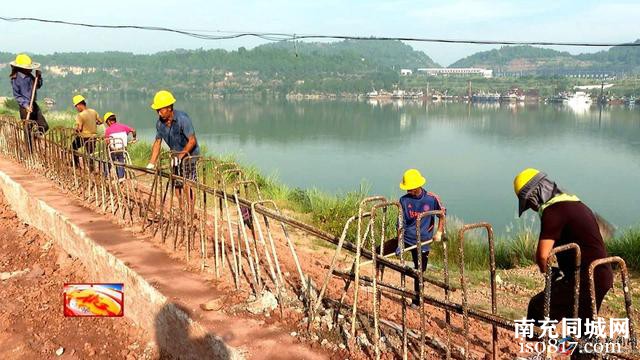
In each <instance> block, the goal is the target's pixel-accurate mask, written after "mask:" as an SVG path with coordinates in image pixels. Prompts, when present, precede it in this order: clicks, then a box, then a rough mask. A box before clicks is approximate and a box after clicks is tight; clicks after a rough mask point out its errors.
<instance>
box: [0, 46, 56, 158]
mask: <svg viewBox="0 0 640 360" xmlns="http://www.w3.org/2000/svg"><path fill="white" fill-rule="evenodd" d="M10 65H11V74H10V75H9V78H10V79H11V89H12V90H13V97H14V98H15V99H16V102H17V103H18V105H19V106H20V110H19V111H20V119H23V120H33V121H35V122H36V124H37V126H38V130H39V131H40V132H42V133H45V132H47V130H49V124H48V123H47V120H46V119H45V118H44V116H43V115H42V111H41V110H40V107H39V106H38V103H37V102H36V98H37V96H36V90H37V89H40V88H41V87H42V73H41V72H40V70H38V68H39V67H40V64H38V63H36V62H33V61H32V60H31V58H30V57H29V55H27V54H19V55H18V56H16V59H15V60H14V61H12V62H11V63H10ZM33 70H36V74H35V76H34V75H33V74H32V72H33ZM36 81H37V83H36V87H35V89H34V88H33V85H34V82H36ZM32 126H33V125H32V123H28V124H27V126H26V127H25V129H24V131H25V137H26V139H27V141H28V145H29V151H33V148H32V147H33V145H32V143H31V131H32Z"/></svg>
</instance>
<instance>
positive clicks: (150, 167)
mask: <svg viewBox="0 0 640 360" xmlns="http://www.w3.org/2000/svg"><path fill="white" fill-rule="evenodd" d="M155 168H156V166H155V165H154V164H152V163H148V164H147V169H149V170H154V169H155Z"/></svg>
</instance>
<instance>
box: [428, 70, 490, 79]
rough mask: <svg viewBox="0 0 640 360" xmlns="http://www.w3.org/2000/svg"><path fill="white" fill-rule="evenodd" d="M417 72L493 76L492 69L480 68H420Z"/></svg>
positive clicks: (436, 74) (431, 74) (433, 74)
mask: <svg viewBox="0 0 640 360" xmlns="http://www.w3.org/2000/svg"><path fill="white" fill-rule="evenodd" d="M418 72H422V73H426V74H427V75H429V76H438V75H461V76H468V75H482V76H483V77H485V78H490V77H493V70H489V69H480V68H420V69H418Z"/></svg>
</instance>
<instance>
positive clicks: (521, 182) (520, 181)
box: [513, 168, 540, 195]
mask: <svg viewBox="0 0 640 360" xmlns="http://www.w3.org/2000/svg"><path fill="white" fill-rule="evenodd" d="M539 173H540V170H536V169H533V168H527V169H524V170H522V171H521V172H520V173H519V174H518V175H516V177H515V178H514V179H513V191H514V192H515V193H516V195H518V193H520V190H522V188H523V187H524V186H525V185H527V183H528V182H529V180H531V179H532V178H533V177H534V176H536V175H538V174H539Z"/></svg>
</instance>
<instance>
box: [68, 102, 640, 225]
mask: <svg viewBox="0 0 640 360" xmlns="http://www.w3.org/2000/svg"><path fill="white" fill-rule="evenodd" d="M150 102H151V99H146V98H144V99H143V98H135V99H123V98H120V97H115V96H102V97H100V98H99V99H96V100H94V101H91V100H89V105H90V106H92V107H94V108H95V109H96V110H98V112H100V113H101V114H102V113H104V112H106V111H113V112H115V113H117V114H118V119H119V120H120V121H122V122H124V123H127V124H130V125H132V126H135V127H136V128H137V129H138V133H139V135H140V137H141V138H142V139H145V140H149V141H150V140H152V139H153V137H154V135H155V119H156V115H155V112H154V111H153V110H151V109H150V108H149V104H150ZM175 106H176V108H177V109H180V110H184V111H186V112H187V113H188V114H189V115H190V116H191V118H192V119H193V122H194V126H195V129H196V133H197V138H198V140H199V142H200V143H201V144H204V145H205V146H206V148H207V150H208V151H209V152H210V153H214V154H235V155H236V157H237V158H238V159H239V160H240V161H241V162H243V163H248V164H252V165H255V166H257V167H258V168H259V169H261V170H262V172H263V173H264V174H272V175H276V176H277V177H278V179H279V180H280V181H282V182H283V183H285V184H287V185H289V186H291V187H300V188H312V187H316V188H318V189H321V190H323V191H326V192H329V193H337V192H346V191H351V190H355V189H358V188H359V186H360V184H362V183H365V184H367V186H369V187H370V193H372V194H382V195H385V196H389V197H392V198H395V197H398V196H400V195H402V192H401V190H400V189H399V188H398V183H399V182H400V180H401V177H402V173H403V171H404V170H406V169H408V168H417V169H419V170H420V171H421V172H422V173H423V174H424V175H425V176H426V178H427V179H428V183H427V185H426V188H427V190H429V191H433V192H435V193H437V194H439V195H440V196H441V198H442V201H443V202H444V204H445V206H446V207H447V209H448V213H449V214H450V215H451V214H452V215H455V216H456V217H458V218H460V219H463V220H464V221H465V222H467V223H470V222H476V221H488V222H490V223H492V224H493V225H494V227H495V229H496V231H498V232H499V233H502V232H504V231H505V230H507V229H509V228H512V227H514V226H515V227H518V226H522V225H523V224H529V225H531V221H533V220H532V219H533V218H534V217H535V216H533V215H529V218H528V220H526V221H524V222H522V221H518V220H517V214H516V207H517V202H516V198H515V196H514V194H513V185H512V181H513V177H514V176H515V174H516V173H517V172H518V171H519V170H521V169H523V168H526V167H536V168H539V169H541V170H543V171H545V172H547V173H548V174H549V176H550V178H551V179H553V180H556V181H557V182H558V184H559V185H560V186H561V187H562V188H564V189H566V190H567V191H568V192H572V193H575V194H577V195H578V196H579V197H580V198H581V199H582V200H583V201H584V202H585V203H587V204H588V205H589V206H590V207H591V208H592V209H594V210H596V211H597V212H598V213H600V214H601V215H602V216H604V217H605V218H606V219H608V220H609V221H610V222H612V223H613V224H615V225H617V226H619V227H622V228H624V227H628V226H630V225H635V224H638V223H640V221H639V220H640V216H639V214H640V201H639V200H640V196H639V195H638V192H637V188H636V187H637V186H638V185H639V184H640V109H638V108H637V107H636V108H626V107H623V106H619V107H605V108H603V109H599V108H598V107H596V106H592V107H591V108H580V109H574V108H570V107H567V106H563V105H559V106H558V105H545V104H534V105H526V106H524V105H522V106H520V105H502V106H499V105H498V104H494V105H489V104H484V105H483V104H473V105H471V106H469V105H468V104H464V103H422V102H384V103H381V102H377V101H362V102H355V101H295V102H291V101H286V100H278V99H267V100H265V99H226V100H193V99H191V100H188V101H182V100H180V99H179V100H178V102H177V103H176V105H175ZM58 107H59V108H64V106H58ZM68 108H69V109H70V106H69V107H68ZM534 230H535V226H534Z"/></svg>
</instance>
